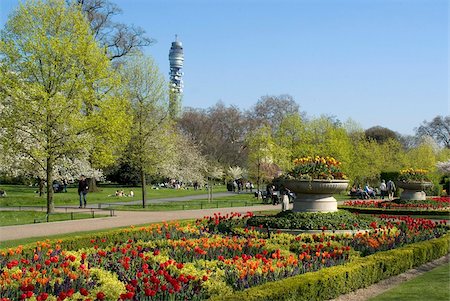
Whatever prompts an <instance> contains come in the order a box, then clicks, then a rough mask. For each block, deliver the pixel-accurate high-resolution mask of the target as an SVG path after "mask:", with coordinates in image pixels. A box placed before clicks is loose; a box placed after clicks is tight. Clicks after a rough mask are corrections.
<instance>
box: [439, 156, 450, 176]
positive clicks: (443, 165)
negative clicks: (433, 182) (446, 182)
mask: <svg viewBox="0 0 450 301" xmlns="http://www.w3.org/2000/svg"><path fill="white" fill-rule="evenodd" d="M436 167H437V168H438V170H439V171H440V172H442V173H443V174H446V175H450V160H448V161H445V162H437V163H436Z"/></svg>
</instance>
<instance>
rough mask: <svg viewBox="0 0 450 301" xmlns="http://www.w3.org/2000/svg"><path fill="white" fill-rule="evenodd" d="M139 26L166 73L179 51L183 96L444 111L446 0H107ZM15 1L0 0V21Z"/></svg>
mask: <svg viewBox="0 0 450 301" xmlns="http://www.w3.org/2000/svg"><path fill="white" fill-rule="evenodd" d="M112 2H114V3H116V4H117V5H118V6H119V7H121V8H122V10H123V14H122V15H121V16H119V17H118V18H117V19H118V20H120V21H122V22H125V23H128V24H134V25H137V26H140V27H142V28H143V29H144V30H145V31H146V32H147V34H148V36H150V37H152V38H155V39H156V40H157V43H156V44H154V45H153V46H151V47H148V48H147V49H146V53H147V54H149V55H151V56H153V57H154V59H155V60H156V62H157V63H158V65H159V68H160V70H161V72H162V73H163V74H164V75H165V77H166V78H168V71H169V62H168V53H169V49H170V44H171V42H172V41H173V40H174V36H175V34H178V36H179V39H180V40H181V41H182V42H183V46H184V52H185V65H184V69H183V71H184V73H185V76H184V85H185V88H184V98H183V105H184V106H190V107H198V108H207V107H210V106H212V105H214V104H215V103H217V101H219V100H220V101H222V102H223V103H225V104H226V105H236V106H238V107H239V108H241V109H249V108H250V107H251V106H252V105H254V104H255V103H256V102H257V100H258V99H259V98H260V97H261V96H263V95H279V94H290V95H292V96H293V97H294V99H295V100H296V101H297V103H298V104H299V105H300V108H301V110H302V111H305V112H306V113H307V114H308V116H310V117H313V116H320V115H321V114H327V115H334V116H336V117H337V118H338V119H340V120H341V121H345V120H347V119H348V118H352V119H353V120H354V121H356V122H358V123H359V124H360V125H361V126H362V127H363V128H369V127H371V126H375V125H381V126H384V127H388V128H390V129H392V130H394V131H397V132H399V133H401V134H413V133H414V128H415V127H417V126H419V125H420V124H421V123H422V122H423V121H424V120H428V121H430V120H431V119H432V118H433V117H435V116H436V115H449V114H450V103H449V98H448V85H449V77H448V72H449V69H448V58H449V51H448V39H449V23H448V14H449V6H448V1H446V0H403V1H401V0H371V1H369V0H308V1H307V0H298V1H294V0H291V1H288V0H278V1H276V0H228V1H225V0H184V1H181V0H171V1H167V0H146V1H144V0H127V1H126V0H112ZM17 3H18V1H15V0H0V22H1V24H2V25H3V24H4V23H5V22H6V19H7V16H8V14H9V12H10V11H11V9H12V8H13V7H14V6H16V5H17Z"/></svg>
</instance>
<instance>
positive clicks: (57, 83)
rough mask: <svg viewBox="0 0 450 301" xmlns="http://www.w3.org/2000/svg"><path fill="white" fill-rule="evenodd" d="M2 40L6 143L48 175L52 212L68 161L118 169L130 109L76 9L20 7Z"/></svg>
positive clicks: (54, 0)
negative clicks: (56, 181)
mask: <svg viewBox="0 0 450 301" xmlns="http://www.w3.org/2000/svg"><path fill="white" fill-rule="evenodd" d="M0 36H1V42H0V54H1V61H0V69H1V72H0V102H1V104H2V106H3V109H2V111H1V112H0V124H1V126H2V127H3V128H4V130H5V135H2V138H4V139H2V143H3V144H4V146H6V149H9V150H11V151H13V152H16V153H17V154H22V155H23V156H25V157H27V158H29V159H30V160H32V161H33V162H34V164H36V165H37V166H39V167H40V168H41V170H43V171H45V175H46V180H47V183H48V184H49V185H47V212H48V213H50V212H52V211H53V209H54V205H53V191H52V189H51V183H52V182H53V173H54V170H55V166H56V165H57V164H58V162H59V161H60V160H61V159H62V158H64V157H66V158H83V159H86V158H89V160H90V161H91V162H95V164H96V165H97V166H101V165H105V164H108V163H111V161H113V160H114V158H115V154H116V151H118V150H119V149H120V148H121V147H122V144H121V143H119V142H118V141H119V139H120V140H121V141H127V135H124V136H119V131H120V130H123V129H125V130H126V129H127V127H128V126H129V121H128V120H127V119H126V110H127V103H126V101H125V100H124V99H122V98H121V97H120V96H119V95H118V94H116V93H115V90H114V88H115V87H116V86H117V85H118V80H117V77H115V76H114V72H113V71H112V70H111V67H110V63H109V60H108V58H107V57H106V56H105V54H104V51H102V49H100V48H99V47H98V46H97V43H96V42H95V40H94V38H93V36H92V34H91V31H90V29H89V25H88V24H87V23H86V21H85V18H84V16H83V15H82V13H81V11H80V9H79V7H78V6H77V5H72V4H66V3H65V2H64V1H63V0H48V1H46V2H36V1H28V2H25V4H20V5H19V7H18V9H17V10H16V11H15V12H14V13H13V14H12V15H11V17H10V19H9V20H8V22H7V24H6V26H5V29H4V30H2V31H1V33H0ZM100 141H101V142H102V144H99V143H100ZM94 150H97V152H98V155H97V156H94V157H92V156H91V154H92V152H93V151H94Z"/></svg>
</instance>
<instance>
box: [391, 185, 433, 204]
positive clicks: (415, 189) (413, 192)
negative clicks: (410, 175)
mask: <svg viewBox="0 0 450 301" xmlns="http://www.w3.org/2000/svg"><path fill="white" fill-rule="evenodd" d="M431 185H432V183H431V182H411V183H406V182H397V186H398V187H400V188H403V189H404V190H403V192H402V193H401V195H400V199H402V200H415V201H423V200H425V199H426V197H427V195H426V194H425V192H424V191H423V190H424V189H425V188H427V187H430V186H431Z"/></svg>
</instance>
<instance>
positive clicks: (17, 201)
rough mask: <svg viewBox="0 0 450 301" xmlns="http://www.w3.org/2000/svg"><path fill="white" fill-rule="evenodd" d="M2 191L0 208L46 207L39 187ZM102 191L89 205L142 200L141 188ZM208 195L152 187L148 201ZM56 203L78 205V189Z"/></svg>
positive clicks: (222, 188) (60, 195)
mask: <svg viewBox="0 0 450 301" xmlns="http://www.w3.org/2000/svg"><path fill="white" fill-rule="evenodd" d="M0 188H1V189H4V190H6V192H7V196H6V197H2V198H0V207H13V206H46V204H47V199H46V195H43V196H42V197H39V194H38V193H36V191H37V190H38V188H37V187H29V186H25V185H0ZM99 189H100V191H98V192H92V193H88V195H87V201H88V204H98V203H114V202H127V201H136V200H140V199H141V198H142V193H141V188H140V187H121V186H112V185H105V186H102V185H99ZM116 190H123V191H124V192H125V193H126V194H129V193H130V191H131V190H133V192H134V197H132V198H131V197H116V196H114V194H115V192H116ZM213 191H214V192H224V191H226V189H225V186H223V185H217V186H214V189H213ZM199 194H205V196H206V194H207V192H206V190H194V189H192V188H191V189H171V188H161V189H152V188H151V187H150V186H149V187H148V189H147V199H148V200H151V199H162V198H171V197H181V196H188V195H199ZM54 202H55V205H57V206H65V205H78V203H79V197H78V194H77V188H76V187H74V186H69V187H68V189H67V193H55V194H54Z"/></svg>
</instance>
